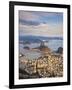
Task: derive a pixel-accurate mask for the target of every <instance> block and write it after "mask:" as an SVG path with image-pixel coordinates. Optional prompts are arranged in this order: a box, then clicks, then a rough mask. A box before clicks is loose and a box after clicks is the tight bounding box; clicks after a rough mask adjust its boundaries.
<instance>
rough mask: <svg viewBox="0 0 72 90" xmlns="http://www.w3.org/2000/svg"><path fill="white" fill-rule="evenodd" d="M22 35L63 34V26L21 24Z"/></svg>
mask: <svg viewBox="0 0 72 90" xmlns="http://www.w3.org/2000/svg"><path fill="white" fill-rule="evenodd" d="M19 30H20V35H36V36H37V35H38V36H62V35H63V26H62V25H60V24H58V25H55V24H54V25H50V24H39V25H37V26H32V25H30V26H27V25H21V24H20V25H19Z"/></svg>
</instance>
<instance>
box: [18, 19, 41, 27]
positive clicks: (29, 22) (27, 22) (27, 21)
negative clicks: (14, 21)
mask: <svg viewBox="0 0 72 90" xmlns="http://www.w3.org/2000/svg"><path fill="white" fill-rule="evenodd" d="M19 23H21V24H23V25H34V26H37V25H39V24H40V23H39V22H35V21H29V20H23V19H19Z"/></svg>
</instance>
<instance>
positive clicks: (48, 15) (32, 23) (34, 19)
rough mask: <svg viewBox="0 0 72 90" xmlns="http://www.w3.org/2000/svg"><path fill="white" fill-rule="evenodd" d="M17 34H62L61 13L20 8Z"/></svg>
mask: <svg viewBox="0 0 72 90" xmlns="http://www.w3.org/2000/svg"><path fill="white" fill-rule="evenodd" d="M19 35H20V36H24V35H32V36H33V35H35V36H55V37H56V36H57V37H58V36H62V35H63V13H61V12H58V13H56V12H44V11H43V12H40V11H24V10H20V11H19Z"/></svg>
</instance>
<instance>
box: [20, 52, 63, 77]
mask: <svg viewBox="0 0 72 90" xmlns="http://www.w3.org/2000/svg"><path fill="white" fill-rule="evenodd" d="M19 66H20V69H21V70H24V71H25V72H27V73H28V74H29V75H28V76H29V77H28V78H39V77H62V76H63V57H62V55H55V54H54V53H50V54H49V53H48V54H46V55H44V56H42V57H40V58H38V59H36V60H27V59H26V58H25V57H22V58H20V63H19ZM20 74H21V72H20ZM23 78H26V77H23Z"/></svg>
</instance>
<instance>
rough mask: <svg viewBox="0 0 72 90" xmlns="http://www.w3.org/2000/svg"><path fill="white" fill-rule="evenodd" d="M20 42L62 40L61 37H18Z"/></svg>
mask: <svg viewBox="0 0 72 90" xmlns="http://www.w3.org/2000/svg"><path fill="white" fill-rule="evenodd" d="M19 40H20V41H28V42H33V43H34V42H40V41H42V40H45V41H49V40H63V37H44V36H29V35H28V36H19Z"/></svg>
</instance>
